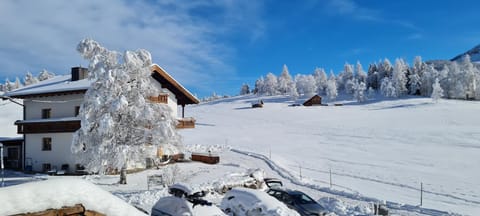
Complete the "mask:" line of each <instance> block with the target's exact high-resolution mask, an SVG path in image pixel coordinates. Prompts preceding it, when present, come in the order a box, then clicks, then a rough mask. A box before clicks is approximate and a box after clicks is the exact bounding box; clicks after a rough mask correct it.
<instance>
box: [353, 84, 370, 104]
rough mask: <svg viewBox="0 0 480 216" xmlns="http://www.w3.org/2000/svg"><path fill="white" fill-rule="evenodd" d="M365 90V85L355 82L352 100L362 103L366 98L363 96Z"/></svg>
mask: <svg viewBox="0 0 480 216" xmlns="http://www.w3.org/2000/svg"><path fill="white" fill-rule="evenodd" d="M365 90H367V85H365V83H364V82H355V84H354V92H353V98H354V99H355V100H357V101H358V102H363V101H365V100H366V99H367V98H366V96H365Z"/></svg>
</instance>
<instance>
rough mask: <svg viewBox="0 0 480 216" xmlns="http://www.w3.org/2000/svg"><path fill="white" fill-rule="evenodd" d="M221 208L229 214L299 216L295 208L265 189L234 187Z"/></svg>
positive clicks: (226, 195)
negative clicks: (270, 194)
mask: <svg viewBox="0 0 480 216" xmlns="http://www.w3.org/2000/svg"><path fill="white" fill-rule="evenodd" d="M220 208H221V209H223V211H224V212H225V213H227V214H228V215H249V216H297V215H299V214H298V213H297V212H296V211H294V210H293V209H290V208H288V207H287V206H286V205H285V204H283V203H282V202H280V201H278V200H277V199H275V198H274V197H271V196H269V195H268V194H267V193H265V192H264V191H260V190H254V189H250V188H233V189H232V190H230V191H228V192H227V193H226V194H225V196H224V197H223V199H222V203H221V205H220Z"/></svg>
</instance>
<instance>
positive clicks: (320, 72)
mask: <svg viewBox="0 0 480 216" xmlns="http://www.w3.org/2000/svg"><path fill="white" fill-rule="evenodd" d="M313 78H315V85H316V86H317V93H318V94H324V93H325V89H326V88H327V73H325V69H323V68H318V67H317V68H315V71H313Z"/></svg>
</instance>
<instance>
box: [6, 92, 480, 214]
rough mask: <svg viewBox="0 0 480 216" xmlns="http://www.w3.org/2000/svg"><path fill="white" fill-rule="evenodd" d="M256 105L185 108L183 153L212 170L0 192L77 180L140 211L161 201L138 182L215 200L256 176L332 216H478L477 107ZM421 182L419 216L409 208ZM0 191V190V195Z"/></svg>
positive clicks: (187, 167)
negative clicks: (162, 179)
mask: <svg viewBox="0 0 480 216" xmlns="http://www.w3.org/2000/svg"><path fill="white" fill-rule="evenodd" d="M262 99H263V101H264V102H265V106H264V108H261V109H252V108H250V106H251V104H250V103H251V102H253V101H257V100H258V98H256V97H254V96H242V97H234V98H227V99H223V100H219V101H214V102H210V103H206V104H200V105H197V106H190V107H186V110H185V113H186V116H192V117H195V118H196V119H197V124H196V128H195V129H185V130H181V133H182V135H183V137H184V143H185V144H186V149H187V150H188V151H190V152H207V151H208V150H210V151H211V152H213V153H218V154H219V155H220V163H219V164H218V165H207V164H202V163H197V162H186V163H178V164H176V165H168V166H166V167H162V168H161V169H159V170H156V169H152V170H146V171H143V172H140V173H135V174H130V175H128V184H127V185H119V184H118V183H117V182H118V176H102V177H100V176H85V177H78V176H77V177H61V176H60V177H58V176H44V175H34V176H29V175H24V174H18V173H12V172H9V173H8V175H7V176H8V177H7V178H6V181H7V185H15V184H21V183H24V182H28V181H43V180H45V179H48V181H49V179H59V178H60V179H65V180H69V179H70V178H73V179H78V178H82V179H86V180H88V181H90V182H93V183H94V184H96V185H98V186H100V187H101V188H103V189H105V190H107V191H110V192H112V193H113V194H114V195H116V196H117V197H120V198H121V199H123V200H125V201H127V202H129V203H131V204H132V205H135V206H137V207H139V208H142V209H144V210H146V211H150V210H151V207H152V206H153V205H154V204H155V202H156V201H157V200H158V199H159V198H161V197H164V196H167V195H168V193H167V190H166V189H165V188H163V187H160V186H156V185H151V186H150V188H149V186H148V184H147V176H151V175H158V174H162V173H170V174H171V173H177V174H176V175H175V178H174V180H175V182H185V183H187V184H189V185H192V186H196V187H199V188H202V189H208V190H211V191H215V189H216V188H219V187H221V186H222V185H229V184H233V183H238V182H242V181H244V180H245V179H246V178H248V177H247V176H248V174H249V173H251V172H253V170H255V169H257V168H258V169H261V170H264V172H265V176H268V177H277V178H280V179H282V180H283V181H284V184H285V186H286V187H288V188H292V189H300V190H302V191H304V192H306V193H307V194H309V195H310V196H311V197H312V198H314V199H316V200H318V201H319V202H320V203H321V204H323V205H324V206H325V207H326V208H327V210H329V211H332V212H334V213H335V214H336V215H368V214H371V213H372V212H371V205H372V203H373V202H378V201H381V200H386V201H387V204H388V206H389V207H390V209H391V213H393V215H444V214H445V213H446V212H453V213H460V214H466V215H478V214H479V213H480V197H479V195H480V186H479V185H478V182H480V173H479V172H478V171H479V169H478V165H480V157H479V155H480V143H479V142H478V140H480V126H479V125H478V122H479V120H480V116H478V111H479V110H480V108H479V105H480V103H479V102H470V101H456V100H440V101H439V102H438V103H436V104H435V103H432V102H431V99H428V98H408V99H401V100H389V101H380V102H378V101H371V102H367V103H365V104H361V105H359V104H356V103H352V102H350V101H340V102H342V103H344V106H327V107H325V106H321V107H290V106H288V105H289V104H291V103H292V101H289V99H288V98H284V97H279V96H277V97H263V98H262ZM300 101H301V100H299V101H297V102H300ZM13 105H14V104H13ZM13 105H7V106H12V107H15V106H16V105H15V106H13ZM4 107H6V106H4ZM13 109H17V111H19V112H20V109H18V108H13ZM4 110H5V109H3V108H2V113H3V112H4ZM5 112H7V111H5ZM8 112H11V111H8ZM20 115H21V113H20ZM7 118H8V119H7ZM20 118H21V116H20V117H16V118H15V117H2V121H6V122H12V123H13V121H14V120H16V119H20ZM1 127H2V128H1V129H2V134H0V136H8V135H6V134H4V133H3V131H7V130H12V131H13V132H15V127H14V126H13V124H9V125H2V126H1ZM13 135H14V134H13ZM9 136H12V135H9ZM330 169H331V171H332V183H333V187H332V188H329V183H330V177H329V171H330ZM421 182H423V187H424V190H425V191H424V194H423V208H420V207H417V205H418V204H419V203H420V183H421ZM5 191H6V190H5V189H3V188H0V194H2V192H5ZM34 197H35V196H34V195H32V198H34ZM206 199H207V200H210V201H212V202H213V203H215V204H217V205H219V204H220V202H221V199H222V196H221V195H220V194H217V193H209V194H208V195H207V197H206ZM2 209H8V206H7V208H4V207H3V205H2ZM432 209H438V210H439V211H437V210H432ZM0 215H1V213H0Z"/></svg>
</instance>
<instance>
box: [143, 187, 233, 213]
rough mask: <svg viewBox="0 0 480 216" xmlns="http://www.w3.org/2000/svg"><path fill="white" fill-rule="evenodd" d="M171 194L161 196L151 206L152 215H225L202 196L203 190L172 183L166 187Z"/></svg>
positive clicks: (203, 194)
mask: <svg viewBox="0 0 480 216" xmlns="http://www.w3.org/2000/svg"><path fill="white" fill-rule="evenodd" d="M168 189H169V190H168V192H169V193H170V194H171V195H172V196H168V197H162V198H160V199H159V200H158V201H157V203H155V205H154V206H153V207H152V213H151V215H152V216H176V215H182V216H197V215H205V216H225V213H223V211H222V210H220V208H218V207H217V206H215V205H213V204H212V203H211V202H208V201H206V200H204V199H202V197H204V196H205V194H206V193H205V192H204V191H197V192H195V190H193V189H192V188H190V187H189V186H188V185H186V184H181V183H179V184H174V185H172V186H170V187H169V188H168Z"/></svg>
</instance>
